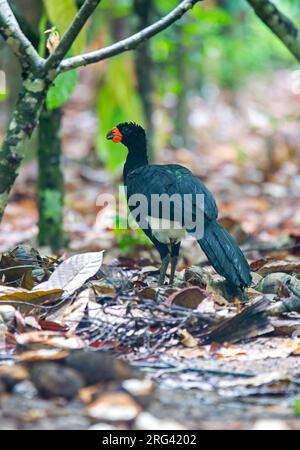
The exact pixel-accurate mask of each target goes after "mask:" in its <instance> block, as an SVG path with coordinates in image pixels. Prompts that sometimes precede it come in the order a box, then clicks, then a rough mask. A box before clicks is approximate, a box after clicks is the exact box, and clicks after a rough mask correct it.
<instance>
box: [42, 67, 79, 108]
mask: <svg viewBox="0 0 300 450" xmlns="http://www.w3.org/2000/svg"><path fill="white" fill-rule="evenodd" d="M77 82H78V72H77V70H70V71H69V72H66V73H62V74H60V75H58V77H57V78H56V79H55V81H54V84H53V86H51V88H50V89H49V91H48V94H47V100H46V104H47V108H48V109H55V108H59V107H60V106H63V105H64V104H65V103H66V102H67V100H69V98H70V97H71V95H72V93H73V91H74V89H75V87H76V85H77Z"/></svg>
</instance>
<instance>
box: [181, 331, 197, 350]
mask: <svg viewBox="0 0 300 450" xmlns="http://www.w3.org/2000/svg"><path fill="white" fill-rule="evenodd" d="M179 337H180V342H181V343H182V345H184V346H185V347H189V348H194V347H197V345H198V343H197V341H196V339H195V338H194V337H193V336H192V335H191V334H190V333H189V332H188V331H187V330H186V329H183V330H179Z"/></svg>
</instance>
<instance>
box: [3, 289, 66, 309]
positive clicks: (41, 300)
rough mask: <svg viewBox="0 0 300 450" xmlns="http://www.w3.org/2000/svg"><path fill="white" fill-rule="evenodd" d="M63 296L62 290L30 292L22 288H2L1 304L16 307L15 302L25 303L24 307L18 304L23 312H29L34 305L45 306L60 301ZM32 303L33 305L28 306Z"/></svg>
mask: <svg viewBox="0 0 300 450" xmlns="http://www.w3.org/2000/svg"><path fill="white" fill-rule="evenodd" d="M62 294H63V291H62V290H61V289H49V290H48V289H44V290H36V291H28V290H26V289H21V288H18V289H17V288H10V287H8V286H1V287H0V304H4V305H10V304H12V305H14V304H15V302H24V305H20V304H18V307H22V308H23V310H25V311H28V310H30V309H32V308H33V307H34V305H44V304H47V303H51V302H54V301H56V300H58V299H59V298H60V297H61V296H62ZM26 303H32V304H33V305H32V306H31V305H27V304H26Z"/></svg>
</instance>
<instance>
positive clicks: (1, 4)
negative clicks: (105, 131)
mask: <svg viewBox="0 0 300 450" xmlns="http://www.w3.org/2000/svg"><path fill="white" fill-rule="evenodd" d="M0 34H1V35H2V36H3V38H4V40H5V41H6V43H7V45H8V46H9V47H10V48H11V49H12V51H13V52H14V53H15V55H16V56H17V58H18V59H19V61H20V64H21V66H22V68H23V70H25V71H28V70H36V69H38V68H39V67H41V66H42V65H43V63H44V60H43V58H41V57H40V56H39V55H38V53H37V51H36V50H35V48H34V47H33V45H32V43H31V42H30V41H29V40H28V39H27V37H26V36H25V35H24V33H23V32H22V30H21V28H20V26H19V24H18V22H17V20H16V18H15V16H14V14H13V12H12V10H11V8H10V6H9V4H8V2H7V0H0Z"/></svg>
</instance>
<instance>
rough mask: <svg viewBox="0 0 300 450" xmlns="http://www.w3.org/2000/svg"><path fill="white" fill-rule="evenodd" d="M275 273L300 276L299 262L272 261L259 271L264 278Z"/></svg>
mask: <svg viewBox="0 0 300 450" xmlns="http://www.w3.org/2000/svg"><path fill="white" fill-rule="evenodd" d="M274 272H284V273H289V274H295V275H299V274H300V262H299V261H286V260H271V261H268V262H267V263H266V264H264V265H263V266H262V267H260V268H259V269H258V273H259V274H260V275H262V276H265V275H268V274H270V273H274Z"/></svg>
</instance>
